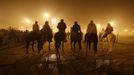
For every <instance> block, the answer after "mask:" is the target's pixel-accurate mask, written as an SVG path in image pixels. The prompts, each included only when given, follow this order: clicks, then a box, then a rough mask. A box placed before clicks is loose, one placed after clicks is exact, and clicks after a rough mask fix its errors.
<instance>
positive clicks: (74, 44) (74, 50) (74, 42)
mask: <svg viewBox="0 0 134 75" xmlns="http://www.w3.org/2000/svg"><path fill="white" fill-rule="evenodd" d="M75 44H76V42H75V41H74V43H73V47H74V53H75Z"/></svg>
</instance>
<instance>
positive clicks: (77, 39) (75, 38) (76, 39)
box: [70, 32, 83, 51]
mask: <svg viewBox="0 0 134 75" xmlns="http://www.w3.org/2000/svg"><path fill="white" fill-rule="evenodd" d="M82 35H83V34H82V32H71V36H70V38H71V49H72V48H74V51H75V45H76V43H78V44H79V50H81V49H82V46H81V40H82ZM72 44H73V47H72Z"/></svg>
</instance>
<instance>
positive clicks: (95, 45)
mask: <svg viewBox="0 0 134 75" xmlns="http://www.w3.org/2000/svg"><path fill="white" fill-rule="evenodd" d="M96 53H97V41H94V54H96Z"/></svg>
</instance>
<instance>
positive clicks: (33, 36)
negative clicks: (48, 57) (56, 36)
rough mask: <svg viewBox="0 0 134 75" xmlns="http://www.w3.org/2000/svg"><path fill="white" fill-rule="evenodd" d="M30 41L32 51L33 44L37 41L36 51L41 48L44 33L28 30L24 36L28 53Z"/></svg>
mask: <svg viewBox="0 0 134 75" xmlns="http://www.w3.org/2000/svg"><path fill="white" fill-rule="evenodd" d="M31 42H32V50H33V52H34V44H35V42H37V44H38V45H37V48H38V52H40V50H41V49H42V48H43V44H44V43H43V42H44V35H43V34H42V33H41V32H33V31H32V32H30V33H28V34H27V35H26V37H25V43H26V53H28V49H29V45H30V43H31Z"/></svg>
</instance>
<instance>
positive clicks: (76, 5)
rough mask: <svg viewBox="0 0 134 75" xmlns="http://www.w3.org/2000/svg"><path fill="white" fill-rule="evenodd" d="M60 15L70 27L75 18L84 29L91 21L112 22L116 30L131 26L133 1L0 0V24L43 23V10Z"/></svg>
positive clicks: (53, 14) (133, 15)
mask: <svg viewBox="0 0 134 75" xmlns="http://www.w3.org/2000/svg"><path fill="white" fill-rule="evenodd" d="M45 12H49V13H50V16H51V17H55V18H59V19H60V18H63V19H65V22H66V23H67V25H69V26H72V25H73V22H74V21H78V22H79V24H80V25H81V26H82V27H83V28H84V27H86V26H87V24H88V23H89V22H90V20H94V21H95V23H99V24H101V25H106V24H107V22H109V21H114V22H115V24H116V27H118V29H120V30H121V29H124V28H128V29H131V30H133V29H134V1H133V0H0V25H1V27H3V26H2V25H12V26H16V27H18V26H20V25H24V24H25V23H23V22H22V20H23V19H24V18H29V19H31V20H32V24H33V23H34V21H35V20H37V21H39V24H41V25H42V24H44V17H43V13H45Z"/></svg>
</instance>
